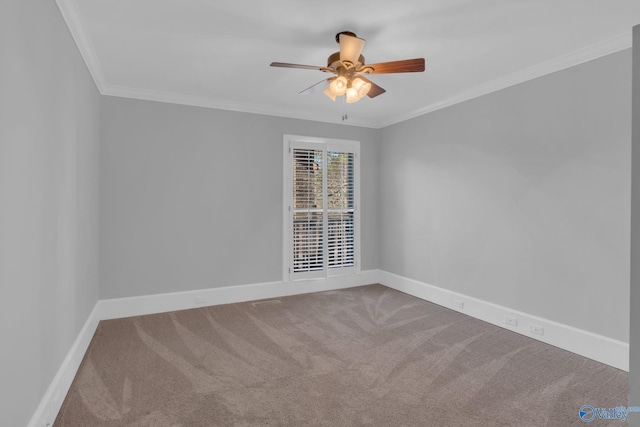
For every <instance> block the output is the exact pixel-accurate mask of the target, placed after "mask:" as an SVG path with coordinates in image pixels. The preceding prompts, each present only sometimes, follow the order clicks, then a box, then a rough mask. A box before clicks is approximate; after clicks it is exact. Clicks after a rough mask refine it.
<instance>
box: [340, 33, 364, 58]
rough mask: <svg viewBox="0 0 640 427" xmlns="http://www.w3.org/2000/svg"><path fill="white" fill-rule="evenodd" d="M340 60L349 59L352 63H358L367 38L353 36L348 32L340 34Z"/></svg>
mask: <svg viewBox="0 0 640 427" xmlns="http://www.w3.org/2000/svg"><path fill="white" fill-rule="evenodd" d="M339 39H340V61H343V62H344V61H349V62H351V63H352V64H357V63H358V58H360V53H362V48H363V47H364V43H365V40H364V39H361V38H359V37H352V36H350V35H348V34H340V37H339Z"/></svg>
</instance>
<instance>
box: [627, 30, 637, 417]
mask: <svg viewBox="0 0 640 427" xmlns="http://www.w3.org/2000/svg"><path fill="white" fill-rule="evenodd" d="M632 113H633V114H632V117H633V118H632V121H633V124H632V128H633V142H632V145H633V150H632V152H633V156H632V161H633V167H632V173H631V191H632V193H631V322H630V323H631V336H630V338H629V405H630V406H640V310H638V309H637V308H636V309H635V310H634V309H633V308H634V307H640V25H637V26H635V27H634V28H633V107H632ZM629 420H630V423H629V425H634V426H640V416H639V415H638V414H636V415H635V416H633V417H630V418H629Z"/></svg>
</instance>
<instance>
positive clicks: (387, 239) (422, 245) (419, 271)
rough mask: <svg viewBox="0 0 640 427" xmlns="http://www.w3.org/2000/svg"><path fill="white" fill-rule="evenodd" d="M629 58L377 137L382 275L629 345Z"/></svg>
mask: <svg viewBox="0 0 640 427" xmlns="http://www.w3.org/2000/svg"><path fill="white" fill-rule="evenodd" d="M630 94H631V52H630V50H626V51H622V52H619V53H616V54H613V55H609V56H606V57H603V58H600V59H597V60H594V61H591V62H588V63H585V64H582V65H579V66H576V67H572V68H569V69H566V70H563V71H560V72H557V73H554V74H551V75H548V76H545V77H542V78H538V79H535V80H532V81H529V82H527V83H523V84H520V85H517V86H514V87H511V88H508V89H505V90H502V91H499V92H495V93H492V94H489V95H486V96H483V97H480V98H476V99H473V100H470V101H467V102H464V103H461V104H458V105H455V106H452V107H449V108H446V109H443V110H439V111H436V112H433V113H431V114H427V115H425V116H422V117H418V118H415V119H413V120H410V121H406V122H403V123H400V124H397V125H394V126H390V127H388V128H385V129H383V131H382V141H383V143H382V145H381V152H380V159H381V162H380V174H381V176H380V183H381V199H380V202H381V213H380V215H381V229H382V236H381V255H380V259H381V267H382V269H384V270H386V271H390V272H392V273H396V274H400V275H403V276H407V277H409V278H412V279H416V280H419V281H422V282H426V283H429V284H432V285H435V286H439V287H442V288H445V289H449V290H451V291H456V292H460V293H463V294H467V295H470V296H473V297H477V298H480V299H483V300H486V301H490V302H493V303H497V304H500V305H503V306H506V307H510V308H512V309H516V310H521V311H524V312H527V313H530V314H534V315H538V316H541V317H544V318H547V319H551V320H554V321H557V322H561V323H564V324H567V325H571V326H574V327H577V328H581V329H585V330H587V331H591V332H595V333H597V334H602V335H605V336H607V337H611V338H614V339H618V340H621V341H625V342H626V341H627V340H628V337H629V320H628V319H629V307H628V304H627V303H626V301H627V299H628V297H629V244H630V243H629V235H630V213H629V206H630V179H631V178H630V174H631V169H630V167H631V162H630V149H631V146H630V141H631V134H630V129H631V122H630V117H631V114H630V113H631V112H630V107H631V95H630Z"/></svg>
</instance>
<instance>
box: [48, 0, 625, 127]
mask: <svg viewBox="0 0 640 427" xmlns="http://www.w3.org/2000/svg"><path fill="white" fill-rule="evenodd" d="M56 4H57V5H58V8H59V9H60V12H61V14H62V16H63V18H64V20H65V22H66V24H67V26H68V27H69V31H70V32H71V36H72V37H73V39H74V40H75V42H76V45H77V46H78V49H79V50H80V54H81V55H82V58H83V59H84V62H85V63H86V65H87V68H88V69H89V73H90V74H91V76H92V77H93V80H94V82H95V84H96V86H97V88H98V91H99V92H100V94H102V95H107V96H116V97H122V98H133V99H140V100H146V101H156V102H166V103H172V104H180V105H189V106H195V107H204V108H215V109H221V110H230V111H238V112H244V113H253V114H261V115H268V116H276V117H285V118H292V119H300V120H311V121H315V122H325V123H332V124H340V125H347V126H358V127H366V128H373V129H381V128H384V127H387V126H391V125H394V124H397V123H400V122H404V121H406V120H409V119H413V118H415V117H419V116H422V115H425V114H428V113H431V112H433V111H436V110H440V109H443V108H446V107H450V106H452V105H455V104H458V103H461V102H465V101H468V100H471V99H473V98H478V97H480V96H483V95H487V94H489V93H492V92H496V91H499V90H502V89H506V88H508V87H511V86H515V85H518V84H520V83H524V82H527V81H529V80H533V79H536V78H538V77H542V76H545V75H547V74H551V73H554V72H557V71H561V70H564V69H566V68H570V67H573V66H576V65H579V64H582V63H585V62H588V61H591V60H594V59H597V58H600V57H603V56H606V55H609V54H612V53H616V52H619V51H621V50H624V49H629V48H631V46H632V34H631V31H628V32H625V33H623V34H619V35H617V36H614V37H611V38H608V39H605V40H602V41H600V42H598V43H595V44H592V45H590V46H586V47H584V48H581V49H578V50H575V51H573V52H569V53H567V54H565V55H561V56H559V57H556V58H554V59H551V60H549V61H544V62H541V63H539V64H536V65H533V66H531V67H528V68H525V69H523V70H520V71H516V72H515V73H511V74H508V75H506V76H503V77H500V78H498V79H495V80H491V81H489V82H486V83H483V84H480V85H478V86H475V87H472V88H470V89H469V90H466V91H463V92H459V93H457V94H455V95H453V96H450V97H447V98H444V99H441V100H439V101H436V102H434V103H431V104H429V105H426V106H424V107H421V108H419V109H416V110H413V111H409V112H407V113H405V114H400V115H397V116H394V117H391V118H389V119H387V120H366V119H362V118H360V119H350V120H348V121H346V122H342V121H340V120H338V117H337V115H335V116H334V115H333V114H330V113H325V114H321V115H318V113H316V112H304V111H300V110H296V109H290V108H281V107H277V106H273V105H269V106H265V105H258V104H251V103H245V102H237V101H230V100H225V99H216V98H206V97H199V96H193V95H184V94H177V93H171V92H165V91H158V90H147V89H139V88H130V87H124V86H117V85H110V84H108V83H107V81H106V80H105V78H104V75H103V72H102V67H101V65H100V61H99V59H98V56H97V54H96V50H95V47H94V46H93V44H92V42H91V39H90V37H89V36H88V32H87V30H86V26H85V25H84V21H83V19H82V16H81V14H80V12H79V11H78V8H77V6H76V4H75V2H74V0H56Z"/></svg>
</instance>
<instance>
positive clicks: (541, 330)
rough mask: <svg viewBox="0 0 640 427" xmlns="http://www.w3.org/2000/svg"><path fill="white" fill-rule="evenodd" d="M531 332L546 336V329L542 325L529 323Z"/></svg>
mask: <svg viewBox="0 0 640 427" xmlns="http://www.w3.org/2000/svg"><path fill="white" fill-rule="evenodd" d="M529 330H530V331H531V332H533V333H534V334H538V335H544V328H543V327H542V326H540V325H534V324H533V323H529Z"/></svg>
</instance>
